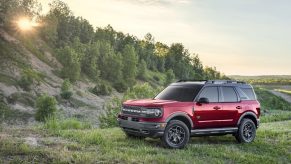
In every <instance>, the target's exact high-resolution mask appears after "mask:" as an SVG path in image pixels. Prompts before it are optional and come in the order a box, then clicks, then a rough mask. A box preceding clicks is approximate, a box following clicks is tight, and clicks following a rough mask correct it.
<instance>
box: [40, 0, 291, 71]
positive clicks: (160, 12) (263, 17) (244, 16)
mask: <svg viewBox="0 0 291 164" xmlns="http://www.w3.org/2000/svg"><path fill="white" fill-rule="evenodd" d="M39 1H40V2H41V3H42V4H43V10H44V12H46V11H47V10H48V8H47V4H48V3H49V2H51V0H39ZM63 2H65V3H67V4H68V6H69V7H70V9H71V10H72V11H73V13H74V15H75V16H82V17H83V18H85V19H87V20H89V22H90V23H91V24H92V25H93V26H94V27H105V26H107V25H108V24H110V25H111V26H112V27H113V28H114V29H115V30H117V31H122V32H124V33H129V34H131V35H134V36H137V37H138V38H140V39H142V38H143V37H144V35H145V34H146V33H151V34H152V35H153V36H154V38H155V41H160V42H164V43H166V44H168V45H171V44H172V43H182V44H183V45H184V46H185V48H187V49H189V51H190V52H191V53H195V54H199V57H200V59H201V60H202V62H203V64H204V65H207V66H212V67H214V66H215V67H216V68H217V70H219V71H221V72H223V73H225V74H226V75H286V74H289V75H291V10H290V6H291V1H289V0H277V1H274V0H63Z"/></svg>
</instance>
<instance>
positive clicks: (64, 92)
mask: <svg viewBox="0 0 291 164" xmlns="http://www.w3.org/2000/svg"><path fill="white" fill-rule="evenodd" d="M72 95H73V92H72V91H71V83H70V80H69V79H65V80H64V82H63V84H62V88H61V96H62V98H63V99H70V98H71V97H72Z"/></svg>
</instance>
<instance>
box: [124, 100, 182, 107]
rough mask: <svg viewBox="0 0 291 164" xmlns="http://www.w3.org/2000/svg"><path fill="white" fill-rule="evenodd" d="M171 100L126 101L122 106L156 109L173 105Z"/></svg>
mask: <svg viewBox="0 0 291 164" xmlns="http://www.w3.org/2000/svg"><path fill="white" fill-rule="evenodd" d="M175 102H177V101H173V100H155V99H142V100H127V101H125V102H124V103H123V105H129V106H143V107H157V106H163V105H166V104H171V103H175Z"/></svg>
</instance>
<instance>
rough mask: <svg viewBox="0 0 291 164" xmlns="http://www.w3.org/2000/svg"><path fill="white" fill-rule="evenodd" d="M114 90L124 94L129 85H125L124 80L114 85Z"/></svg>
mask: <svg viewBox="0 0 291 164" xmlns="http://www.w3.org/2000/svg"><path fill="white" fill-rule="evenodd" d="M114 88H115V89H116V90H117V91H118V92H120V93H121V92H124V91H126V89H127V88H128V87H127V84H126V83H125V81H124V80H122V81H118V82H115V83H114Z"/></svg>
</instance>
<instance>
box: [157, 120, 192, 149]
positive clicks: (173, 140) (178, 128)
mask: <svg viewBox="0 0 291 164" xmlns="http://www.w3.org/2000/svg"><path fill="white" fill-rule="evenodd" d="M189 138H190V133H189V129H188V127H187V125H186V124H185V123H184V122H182V121H179V120H173V121H170V122H169V124H168V125H167V127H166V128H165V132H164V136H163V137H162V138H161V140H162V142H163V145H164V146H165V147H167V148H173V149H181V148H184V147H185V146H186V144H187V143H188V141H189Z"/></svg>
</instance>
